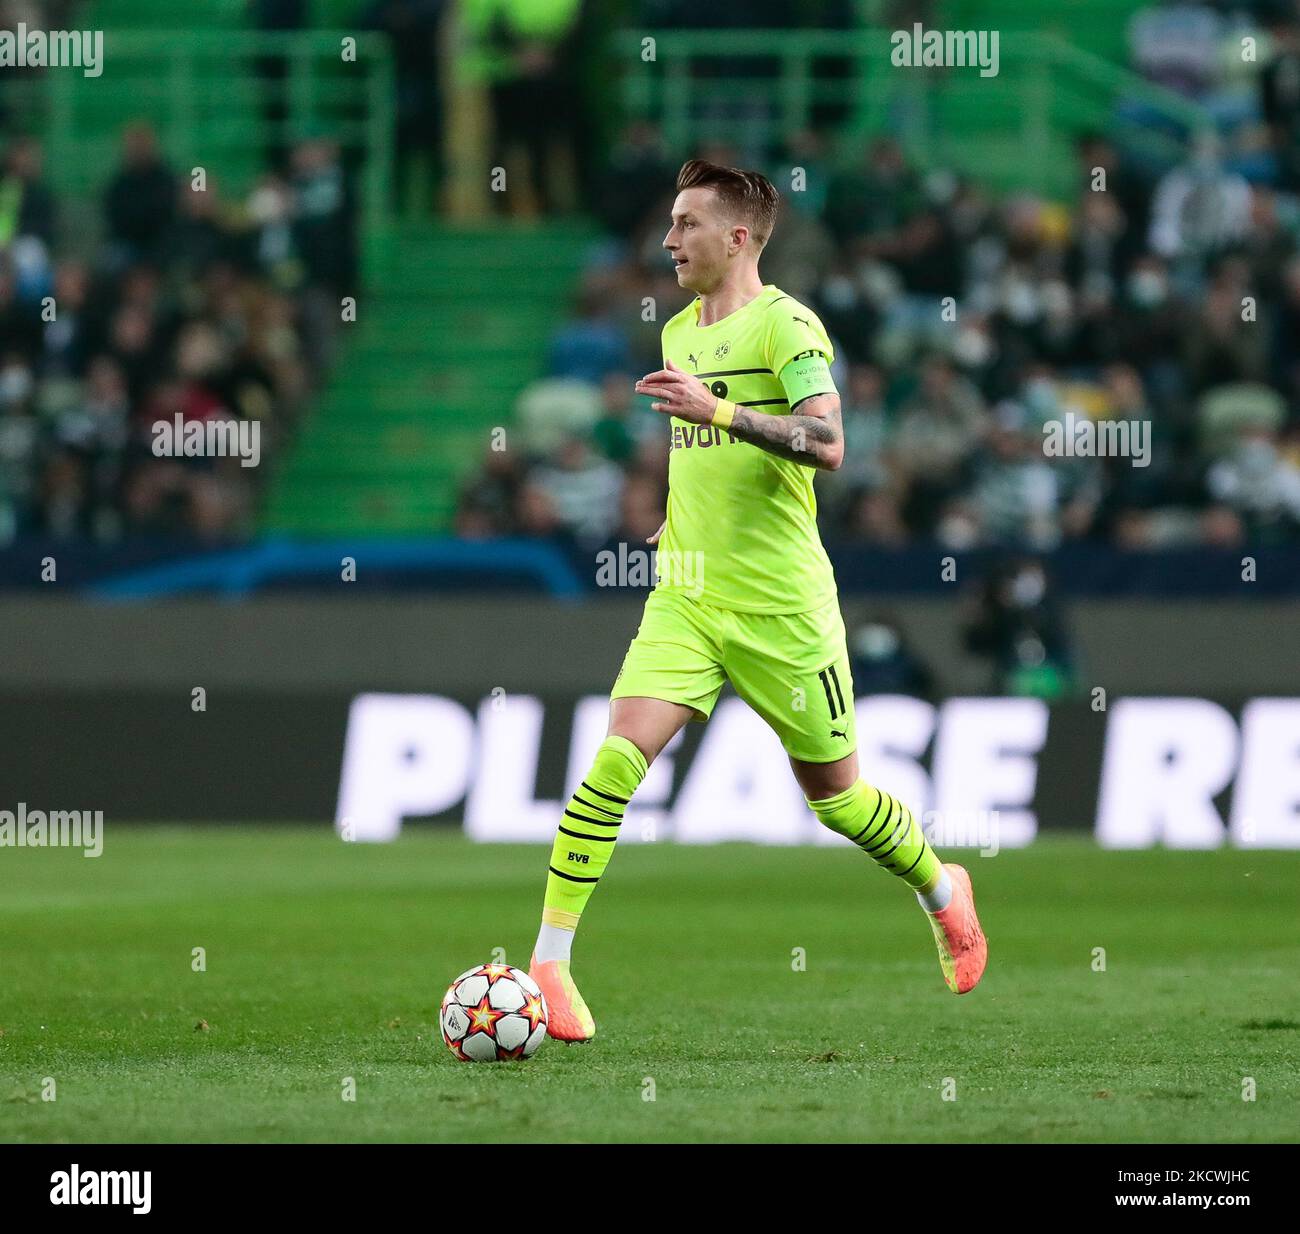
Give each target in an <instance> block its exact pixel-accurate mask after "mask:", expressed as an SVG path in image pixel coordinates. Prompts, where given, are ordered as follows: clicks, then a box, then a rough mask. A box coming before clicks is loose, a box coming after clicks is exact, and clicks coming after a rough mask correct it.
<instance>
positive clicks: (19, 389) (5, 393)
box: [0, 364, 32, 406]
mask: <svg viewBox="0 0 1300 1234" xmlns="http://www.w3.org/2000/svg"><path fill="white" fill-rule="evenodd" d="M31 392H32V373H31V369H29V368H26V367H24V366H23V365H21V364H11V365H10V366H9V367H8V368H6V369H3V370H0V404H2V405H5V406H8V405H10V404H12V403H21V402H22V401H23V399H25V398H26V397H27V396H28V395H29V394H30V393H31Z"/></svg>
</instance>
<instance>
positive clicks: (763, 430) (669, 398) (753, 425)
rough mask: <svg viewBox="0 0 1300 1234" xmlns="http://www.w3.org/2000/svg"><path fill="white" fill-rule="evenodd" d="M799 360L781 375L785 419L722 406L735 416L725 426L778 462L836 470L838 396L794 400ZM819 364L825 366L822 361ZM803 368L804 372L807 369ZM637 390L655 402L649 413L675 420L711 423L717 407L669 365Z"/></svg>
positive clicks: (840, 441)
mask: <svg viewBox="0 0 1300 1234" xmlns="http://www.w3.org/2000/svg"><path fill="white" fill-rule="evenodd" d="M800 360H804V361H806V360H807V357H799V359H798V360H792V361H791V362H790V364H789V365H787V366H786V370H783V371H782V373H781V381H782V384H783V385H784V386H785V387H786V390H787V393H789V394H791V396H792V397H791V399H790V402H791V410H790V413H789V414H788V415H783V416H770V415H764V414H762V413H760V412H756V411H751V410H750V409H749V408H747V407H734V405H733V404H727V407H728V408H732V407H734V411H732V413H731V420H730V422H729V423H726V424H725V425H724V427H725V428H726V429H727V431H728V432H729V433H732V434H733V435H734V436H736V437H738V438H740V439H741V440H742V441H747V442H749V443H750V444H751V445H755V446H757V447H758V448H759V449H760V450H766V451H767V452H768V453H769V454H775V455H777V457H779V458H785V459H790V460H791V461H792V462H795V463H802V464H804V466H806V467H817V468H821V469H822V470H825V471H836V470H838V468H839V466H840V464H841V463H842V462H843V461H844V433H843V429H842V426H841V423H840V396H839V395H838V394H835V393H831V392H823V393H815V394H808V395H806V396H805V397H802V398H799V397H798V395H799V394H800V393H801V392H802V388H803V387H802V383H801V380H800V379H799V378H797V377H796V375H795V371H794V370H795V366H796V365H797V364H799V361H800ZM822 363H823V364H824V363H825V360H824V357H823V358H822ZM803 367H805V368H806V367H807V364H806V363H805V364H804V366H803ZM787 370H789V371H787ZM636 391H637V393H638V394H648V395H650V396H651V397H652V398H653V399H655V400H656V401H655V402H653V403H651V404H650V410H651V411H657V412H660V413H661V414H663V415H668V416H676V417H677V418H678V419H679V420H687V421H689V422H691V423H693V424H712V423H713V421H714V415H715V414H716V413H717V412H718V410H719V407H720V405H721V404H722V400H721V399H719V398H718V397H717V395H715V394H714V393H713V392H712V391H711V390H710V389H709V388H708V386H706V385H705V384H704V382H702V381H701V380H700V379H699V378H698V377H695V376H694V375H692V374H691V373H687V372H685V371H684V370H683V369H680V368H678V367H677V365H676V364H674V363H673V362H672V361H671V360H669V361H668V362H667V368H663V369H660V370H659V371H658V372H657V373H650V374H648V375H647V376H645V377H643V378H641V380H640V381H638V382H637V383H636Z"/></svg>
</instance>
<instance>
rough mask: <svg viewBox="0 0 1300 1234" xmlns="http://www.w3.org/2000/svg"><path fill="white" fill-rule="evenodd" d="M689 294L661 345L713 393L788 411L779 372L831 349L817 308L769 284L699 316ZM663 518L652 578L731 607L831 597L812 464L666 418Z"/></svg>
mask: <svg viewBox="0 0 1300 1234" xmlns="http://www.w3.org/2000/svg"><path fill="white" fill-rule="evenodd" d="M699 318H700V301H699V300H698V298H697V299H695V300H693V301H692V302H691V303H690V304H688V305H687V306H686V308H684V309H683V310H682V311H681V312H680V313H678V314H677V316H675V317H674V318H673V319H672V320H671V321H669V322H668V323H667V324H666V325H665V326H664V330H663V354H664V360H665V362H666V361H667V360H669V359H671V360H672V361H673V363H674V364H676V365H677V366H678V367H679V368H682V369H684V370H685V371H686V372H688V373H694V374H695V375H696V376H697V377H699V378H700V379H701V380H703V381H704V382H705V383H706V384H707V385H708V386H709V388H710V389H711V390H712V391H713V392H714V393H715V394H716V395H718V397H719V398H725V399H729V400H730V401H731V402H733V403H739V404H741V405H742V406H745V407H750V408H752V409H754V410H755V411H758V412H762V413H763V414H765V415H774V416H780V415H787V414H788V413H789V410H790V404H789V402H788V400H787V398H786V392H785V390H784V389H783V387H782V385H781V381H780V380H779V378H778V374H779V373H780V372H781V370H782V369H783V368H784V367H785V366H786V364H788V363H789V362H790V361H791V360H793V359H794V358H795V357H797V356H800V355H802V354H803V353H804V352H808V351H817V352H823V353H824V354H825V356H826V360H827V363H829V362H830V361H831V360H833V359H834V352H833V350H832V348H831V342H830V339H829V337H828V336H827V334H826V330H825V328H824V327H823V326H822V323H821V322H820V321H819V320H818V318H817V315H816V314H815V313H813V312H812V311H811V310H810V309H808V308H807V307H805V306H804V305H802V304H800V303H799V301H797V300H794V299H791V297H789V296H787V295H786V294H785V293H784V292H783V291H781V289H780V288H779V287H774V286H772V285H771V284H770V283H769V284H767V285H765V286H764V288H763V290H762V292H761V293H760V294H759V295H758V296H756V297H755V298H754V299H753V300H751V301H750V302H749V303H748V304H746V305H745V306H744V307H743V308H740V309H737V310H736V311H735V312H734V313H731V314H729V315H728V316H726V317H724V318H723V319H722V320H721V321H716V322H714V323H713V324H712V325H711V326H701V325H700V324H699ZM670 423H671V433H672V436H671V440H670V443H669V454H668V525H667V527H665V529H664V533H663V536H662V537H661V538H660V541H659V546H658V547H659V558H658V565H659V582H658V586H659V587H661V588H664V589H665V590H670V591H681V592H685V593H686V594H688V595H690V596H692V597H693V598H695V599H697V600H701V601H703V602H704V603H705V604H711V605H714V606H715V607H717V608H726V609H734V610H736V611H737V612H742V613H803V612H807V611H809V610H810V609H815V608H819V607H821V606H822V605H823V604H825V603H826V602H827V601H828V600H831V599H833V598H834V596H835V594H836V591H835V575H834V572H833V571H832V569H831V563H830V559H829V558H828V557H827V556H826V550H825V549H824V548H823V547H822V542H821V536H820V534H819V533H818V530H817V499H816V497H815V496H814V494H813V474H814V471H815V468H812V467H807V466H804V465H803V464H800V463H795V462H791V461H789V460H787V459H783V458H778V457H777V456H776V455H774V454H769V453H768V452H767V451H766V450H762V449H760V448H759V447H758V446H755V445H751V444H750V443H749V442H745V441H741V440H740V439H739V438H738V437H733V436H732V435H731V434H730V433H729V432H728V431H726V430H725V429H723V430H718V429H715V428H713V427H712V426H711V425H699V424H690V423H688V422H686V421H685V420H679V419H677V417H675V416H673V417H671V420H670Z"/></svg>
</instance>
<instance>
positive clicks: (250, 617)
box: [0, 593, 1300, 697]
mask: <svg viewBox="0 0 1300 1234" xmlns="http://www.w3.org/2000/svg"><path fill="white" fill-rule="evenodd" d="M642 604H643V601H642V600H639V599H633V598H627V599H623V598H620V599H604V600H601V601H598V602H579V603H575V604H564V603H557V602H554V601H542V600H538V599H536V598H535V597H520V598H517V599H511V598H509V597H494V598H491V599H479V600H464V599H409V598H404V599H392V600H385V599H360V598H358V599H334V600H330V599H322V598H309V599H302V598H294V599H260V600H255V601H249V602H246V603H223V602H220V601H177V602H173V603H166V604H149V605H134V604H118V605H109V604H98V605H91V604H86V603H77V602H68V601H62V600H55V599H50V600H7V601H3V602H0V648H3V654H0V688H4V687H8V688H11V689H14V688H16V689H22V690H27V691H31V692H39V691H42V690H47V689H63V690H74V691H79V690H84V689H160V690H172V689H183V690H188V689H190V688H191V687H193V686H200V685H201V686H205V687H207V688H208V689H209V690H212V689H217V688H222V689H238V690H245V691H252V692H257V691H259V690H267V691H271V692H284V691H288V692H291V693H314V692H317V691H320V692H323V693H327V694H328V693H330V692H337V691H339V690H375V689H387V690H432V691H435V692H442V691H451V692H453V693H458V694H470V695H472V694H477V693H480V692H481V693H486V692H488V691H490V690H491V689H492V687H494V686H501V687H502V688H503V689H506V690H510V691H518V690H537V691H546V692H553V693H565V692H572V691H582V692H585V691H599V690H605V689H608V688H609V685H610V683H611V682H612V681H613V679H614V676H615V674H616V673H617V672H618V667H619V664H620V663H621V661H622V658H623V653H624V652H625V651H626V649H627V644H628V642H629V640H630V639H631V638H632V636H633V635H634V634H635V633H636V628H637V624H638V622H639V621H640V617H641V609H642ZM964 604H965V600H964V598H961V597H959V596H958V595H957V594H955V593H954V595H953V597H952V599H951V600H950V601H939V600H916V599H912V600H891V599H889V598H888V597H883V598H881V599H880V600H878V601H872V602H864V601H861V600H852V601H845V603H844V605H843V610H844V616H845V621H846V623H847V624H848V625H849V626H850V627H852V625H853V623H854V622H855V621H857V620H859V619H861V618H863V617H864V616H866V615H867V614H868V613H873V612H879V611H882V610H883V611H887V612H889V613H892V614H893V616H894V617H895V618H896V619H897V620H898V621H899V623H900V624H901V626H902V628H903V629H904V630H906V631H907V634H908V636H909V638H910V640H911V641H912V643H913V645H914V647H915V649H916V651H917V653H918V654H919V655H920V657H921V658H922V659H923V660H925V661H927V662H928V664H929V665H930V667H931V668H932V670H933V671H934V673H935V675H936V679H937V686H938V690H939V692H940V693H944V694H959V693H981V692H985V691H986V690H987V689H988V686H989V671H988V668H987V666H986V665H985V664H984V663H983V662H982V661H980V660H978V659H976V658H974V657H972V656H969V655H967V654H966V653H965V652H964V651H963V650H962V635H961V626H962V621H963V619H964V615H965V609H964ZM1066 615H1067V619H1068V623H1069V627H1070V629H1071V632H1072V634H1073V637H1074V640H1075V642H1076V643H1077V645H1078V647H1079V649H1080V655H1081V661H1082V676H1083V679H1084V681H1085V683H1086V684H1087V685H1089V686H1091V685H1094V684H1095V685H1101V686H1105V687H1106V688H1107V689H1108V690H1110V691H1112V692H1115V691H1122V692H1125V693H1130V694H1177V693H1184V692H1186V693H1190V694H1207V695H1225V696H1230V697H1231V696H1245V695H1249V694H1256V693H1279V692H1281V693H1290V692H1296V693H1300V605H1297V604H1295V603H1288V602H1280V601H1269V602H1265V601H1256V602H1253V603H1251V602H1245V601H1197V602H1188V603H1180V604H1167V603H1156V602H1148V603H1137V602H1132V601H1129V602H1122V603H1121V602H1101V601H1087V602H1083V601H1080V602H1076V603H1073V604H1070V605H1068V606H1067V608H1066Z"/></svg>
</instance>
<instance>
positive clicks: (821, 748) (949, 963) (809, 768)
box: [726, 602, 988, 994]
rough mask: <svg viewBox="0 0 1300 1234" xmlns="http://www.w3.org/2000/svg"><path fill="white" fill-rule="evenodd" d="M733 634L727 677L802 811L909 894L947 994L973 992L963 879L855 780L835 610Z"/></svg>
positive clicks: (981, 946)
mask: <svg viewBox="0 0 1300 1234" xmlns="http://www.w3.org/2000/svg"><path fill="white" fill-rule="evenodd" d="M738 625H739V628H740V629H741V630H742V631H743V635H742V637H741V639H740V640H738V642H739V646H738V647H737V648H736V649H734V650H733V647H732V646H731V645H730V644H729V645H728V654H727V660H726V667H727V671H728V674H729V675H730V676H731V679H732V682H733V683H734V684H735V686H736V691H737V693H739V694H741V696H742V697H744V698H746V701H748V702H749V703H750V705H751V706H753V707H754V708H755V710H757V711H758V712H759V714H760V715H762V716H763V717H764V719H766V720H767V722H768V723H769V724H770V725H771V726H772V728H773V729H774V730H775V731H776V732H777V734H778V736H780V738H781V741H782V744H783V745H784V746H785V750H786V753H787V754H788V755H789V756H790V765H791V768H792V769H793V771H794V774H795V778H796V779H797V780H798V782H799V786H800V787H801V788H802V789H803V792H804V798H805V800H807V802H808V806H809V808H810V809H811V810H812V811H813V813H814V814H816V815H817V817H818V818H819V819H820V820H821V822H822V823H823V824H824V825H825V826H827V827H829V828H830V829H831V830H832V831H835V832H838V833H839V834H840V835H842V836H844V837H845V838H846V839H848V840H850V841H851V842H852V843H853V844H855V845H857V847H858V848H860V849H861V850H862V851H863V852H864V853H866V854H867V856H868V857H870V858H871V859H872V860H873V861H874V862H875V863H876V864H877V865H878V866H880V867H881V868H882V869H884V870H886V871H888V872H889V873H890V874H893V875H894V876H895V877H897V878H899V879H900V880H901V881H902V882H903V883H905V884H906V885H907V886H908V887H910V888H911V889H912V890H913V891H914V892H916V895H917V899H918V900H919V901H920V903H921V905H922V907H923V908H924V909H925V910H926V912H927V913H928V914H929V919H930V924H931V927H932V929H933V931H934V936H935V943H936V945H937V947H938V949H939V965H940V968H941V969H942V971H943V975H944V980H945V981H946V982H947V984H948V987H949V989H951V990H953V991H954V992H955V993H958V994H964V993H966V992H967V991H968V990H971V989H973V988H974V987H975V984H976V983H977V982H978V981H979V979H980V976H981V974H982V973H983V971H984V965H985V961H986V959H987V953H988V949H987V945H986V943H985V940H984V935H983V932H982V931H981V929H980V926H979V919H978V917H977V916H976V915H975V904H974V898H973V896H972V895H971V890H970V877H969V875H967V873H966V871H965V870H964V869H962V867H961V866H957V865H944V864H943V863H941V862H940V860H939V858H938V855H937V854H936V853H935V851H934V849H933V848H932V847H931V846H930V843H929V841H928V840H927V839H926V838H925V834H924V832H923V831H922V830H921V826H920V824H919V823H918V822H917V820H916V817H915V815H913V813H912V811H911V810H910V809H908V807H907V805H906V804H905V803H903V802H901V801H899V800H898V799H897V798H895V797H893V796H891V795H890V794H889V793H888V792H885V791H884V790H883V789H880V788H877V787H875V786H874V785H872V784H870V783H868V782H867V781H866V780H864V779H862V777H861V774H860V770H859V767H858V757H857V728H856V721H855V717H854V706H853V679H852V675H851V673H850V669H849V658H848V650H847V647H846V640H845V636H844V622H843V618H842V617H841V615H840V611H839V605H838V603H837V602H832V603H830V604H828V605H827V606H826V607H825V608H823V609H821V610H817V611H815V612H812V613H800V614H796V615H792V616H782V617H759V618H754V617H749V618H744V619H742V620H741V621H740V622H739V623H738ZM738 678H739V679H738ZM742 681H743V686H744V688H743V689H742Z"/></svg>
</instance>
